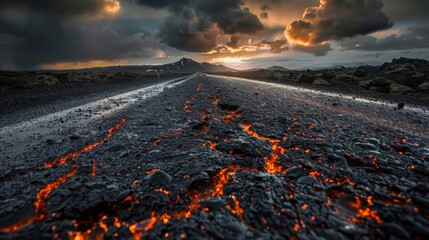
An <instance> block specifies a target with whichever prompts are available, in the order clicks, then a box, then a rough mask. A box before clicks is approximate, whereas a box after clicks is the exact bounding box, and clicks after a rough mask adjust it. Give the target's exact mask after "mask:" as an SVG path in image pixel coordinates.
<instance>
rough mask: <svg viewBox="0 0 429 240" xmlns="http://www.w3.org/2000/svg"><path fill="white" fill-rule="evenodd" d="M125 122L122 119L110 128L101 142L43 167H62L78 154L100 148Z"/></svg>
mask: <svg viewBox="0 0 429 240" xmlns="http://www.w3.org/2000/svg"><path fill="white" fill-rule="evenodd" d="M126 121H127V119H126V118H124V119H122V121H121V122H120V123H118V124H116V125H115V126H114V127H112V128H110V129H109V130H108V134H107V136H106V137H105V138H104V139H103V140H101V141H99V142H96V143H93V144H90V145H88V146H86V147H84V148H83V149H81V150H79V151H76V152H72V153H69V154H67V155H65V156H62V157H60V158H57V159H55V160H54V161H52V162H50V163H45V167H46V168H52V167H53V166H55V165H64V164H66V163H67V161H68V160H74V159H76V158H77V157H78V156H79V155H80V154H82V153H87V152H89V151H91V150H92V149H94V148H96V147H98V146H100V145H101V144H103V143H105V142H107V141H109V140H110V139H111V138H112V137H113V133H115V132H117V131H118V130H119V129H120V128H121V127H122V126H123V125H124V124H125V122H126Z"/></svg>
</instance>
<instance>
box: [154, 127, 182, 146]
mask: <svg viewBox="0 0 429 240" xmlns="http://www.w3.org/2000/svg"><path fill="white" fill-rule="evenodd" d="M181 134H183V131H176V132H172V133H170V134H167V135H165V136H163V137H160V138H158V139H157V140H156V141H155V142H153V144H152V146H150V147H148V148H147V150H148V151H150V150H152V149H153V148H154V147H156V146H158V145H159V143H160V142H161V141H163V140H165V139H166V138H170V137H173V136H177V135H181Z"/></svg>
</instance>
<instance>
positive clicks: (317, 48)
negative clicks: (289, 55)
mask: <svg viewBox="0 0 429 240" xmlns="http://www.w3.org/2000/svg"><path fill="white" fill-rule="evenodd" d="M292 50H294V51H298V52H304V53H309V54H313V55H314V56H317V57H320V56H325V55H326V54H328V52H329V51H331V50H332V49H331V44H329V43H325V44H319V45H312V46H304V45H299V44H298V45H295V46H293V47H292Z"/></svg>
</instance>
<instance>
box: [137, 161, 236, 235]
mask: <svg viewBox="0 0 429 240" xmlns="http://www.w3.org/2000/svg"><path fill="white" fill-rule="evenodd" d="M239 169H240V167H238V166H230V167H227V168H224V169H222V170H220V171H219V172H218V173H217V175H216V176H215V177H214V183H213V185H212V188H211V189H208V190H206V191H203V192H201V193H192V194H191V199H190V204H189V206H188V207H187V209H186V210H183V211H178V212H174V213H172V214H168V213H163V214H161V215H156V214H155V213H154V212H152V215H151V217H150V218H149V219H146V220H143V221H141V222H138V223H134V224H132V225H131V226H130V227H129V230H130V232H131V233H132V234H133V235H134V239H140V237H141V236H142V234H143V233H144V232H146V231H149V230H151V229H153V227H154V226H155V224H157V223H163V224H167V223H168V222H169V221H170V220H171V219H172V218H176V219H178V218H190V217H191V216H192V213H193V212H194V211H195V210H197V209H199V208H201V205H200V203H201V202H202V201H206V200H209V199H212V198H214V197H218V196H221V195H223V193H224V192H223V188H224V186H225V185H226V184H228V182H229V179H230V177H231V176H233V175H234V174H235V173H236V172H237V171H238V170H239ZM233 200H234V198H233ZM235 200H236V199H235ZM234 202H235V204H236V206H235V210H234V211H235V212H236V214H237V215H238V216H240V215H242V213H243V210H242V209H241V207H240V205H239V202H238V201H234ZM231 212H232V211H231ZM240 218H241V217H240Z"/></svg>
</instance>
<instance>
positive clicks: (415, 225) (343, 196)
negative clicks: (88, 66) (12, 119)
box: [0, 74, 429, 239]
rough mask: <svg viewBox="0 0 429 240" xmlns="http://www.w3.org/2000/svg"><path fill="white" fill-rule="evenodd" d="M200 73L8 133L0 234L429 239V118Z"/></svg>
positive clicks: (2, 134)
mask: <svg viewBox="0 0 429 240" xmlns="http://www.w3.org/2000/svg"><path fill="white" fill-rule="evenodd" d="M395 107H396V106H394V105H390V104H386V103H380V102H373V101H368V100H365V99H354V98H352V97H349V96H339V95H335V94H330V93H322V92H316V91H311V90H306V89H300V88H294V87H289V86H283V85H276V84H271V83H264V82H257V81H252V80H246V79H237V78H229V77H220V76H210V75H204V74H195V75H192V76H190V77H189V78H184V79H176V80H172V81H167V82H163V83H160V84H156V85H152V86H150V87H146V88H143V89H140V90H137V91H133V92H130V93H125V94H121V95H118V96H114V97H111V98H109V99H103V100H100V101H97V102H94V103H89V104H87V105H85V106H80V107H76V108H73V109H69V110H65V111H61V112H58V113H53V114H50V115H46V116H43V117H39V118H36V119H33V120H30V121H25V122H16V123H11V124H10V125H8V126H5V127H2V128H1V129H0V158H1V161H0V163H1V165H0V168H1V171H0V232H1V233H0V238H1V239H103V238H106V239H114V238H119V239H139V238H143V239H380V238H386V239H428V238H429V178H428V177H429V163H428V156H429V141H428V139H429V125H428V123H429V113H428V112H427V111H425V110H422V109H418V108H410V107H405V109H395Z"/></svg>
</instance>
